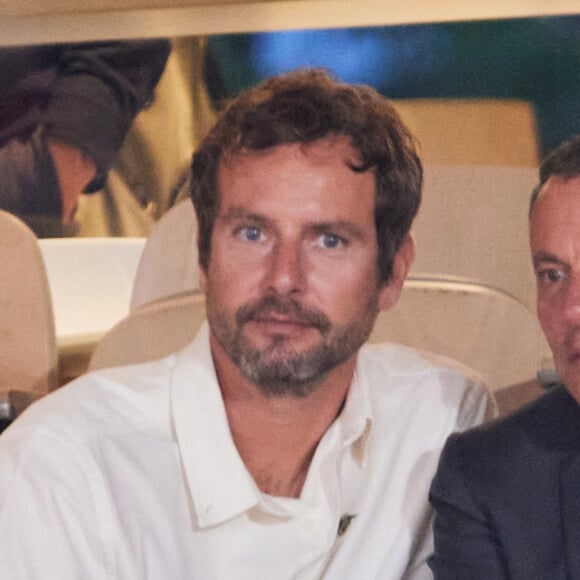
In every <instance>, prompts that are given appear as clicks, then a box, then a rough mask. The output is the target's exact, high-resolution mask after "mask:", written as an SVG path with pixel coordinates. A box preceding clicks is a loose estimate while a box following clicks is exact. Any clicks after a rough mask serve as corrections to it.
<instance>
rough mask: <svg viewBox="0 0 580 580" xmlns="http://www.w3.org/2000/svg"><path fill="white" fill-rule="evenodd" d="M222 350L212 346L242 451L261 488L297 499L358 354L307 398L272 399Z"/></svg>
mask: <svg viewBox="0 0 580 580" xmlns="http://www.w3.org/2000/svg"><path fill="white" fill-rule="evenodd" d="M219 350H220V347H219V346H216V345H212V352H213V355H214V362H215V364H216V372H217V375H218V381H219V384H220V389H221V392H222V396H223V399H224V403H225V408H226V414H227V417H228V423H229V426H230V431H231V433H232V437H233V439H234V443H235V445H236V447H237V450H238V453H239V454H240V456H241V458H242V460H243V461H244V463H245V465H246V467H247V468H248V470H249V472H250V474H251V475H252V477H253V478H254V481H255V482H256V484H257V486H258V487H259V489H260V490H261V491H262V492H264V493H267V494H270V495H275V496H281V497H299V496H300V493H301V491H302V487H303V485H304V482H305V480H306V475H307V473H308V468H309V467H310V462H311V461H312V457H313V456H314V452H315V451H316V447H317V445H318V443H319V442H320V440H321V439H322V437H323V435H324V433H325V432H326V431H327V429H328V428H329V427H330V425H331V424H332V423H333V421H334V420H335V419H336V417H337V415H338V414H339V413H340V410H341V408H342V405H343V403H344V400H345V397H346V394H347V392H348V389H349V387H350V384H351V382H352V377H353V374H354V369H355V365H356V355H355V356H353V357H352V358H351V359H349V360H348V361H346V362H345V363H343V364H342V365H340V366H339V367H337V368H336V369H334V370H333V371H331V372H330V373H329V374H328V375H327V376H326V377H325V378H324V379H323V380H322V381H321V382H320V383H319V384H318V385H317V387H316V388H315V389H314V390H313V391H312V392H311V393H310V394H309V395H308V396H307V397H295V396H290V395H289V396H284V397H282V396H270V397H268V396H265V395H264V394H263V393H262V391H261V390H260V389H259V388H258V387H257V386H256V385H254V384H253V383H250V382H249V381H247V380H246V379H245V378H244V377H243V375H242V374H241V373H240V371H239V369H238V368H237V367H236V366H235V365H234V364H233V363H232V362H231V360H230V359H229V357H227V355H225V353H224V352H223V351H221V352H216V351H219Z"/></svg>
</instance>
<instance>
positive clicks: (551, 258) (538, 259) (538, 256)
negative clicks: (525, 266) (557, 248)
mask: <svg viewBox="0 0 580 580" xmlns="http://www.w3.org/2000/svg"><path fill="white" fill-rule="evenodd" d="M532 262H533V264H534V266H536V267H537V266H538V265H539V264H541V263H542V262H551V263H553V264H561V263H562V262H561V260H560V259H559V258H558V256H555V255H554V254H550V253H549V252H544V251H539V252H536V253H535V254H534V257H533V260H532Z"/></svg>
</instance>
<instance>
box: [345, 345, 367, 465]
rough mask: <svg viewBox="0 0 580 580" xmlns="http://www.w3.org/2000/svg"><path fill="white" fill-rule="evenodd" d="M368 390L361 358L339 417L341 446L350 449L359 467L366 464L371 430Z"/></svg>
mask: <svg viewBox="0 0 580 580" xmlns="http://www.w3.org/2000/svg"><path fill="white" fill-rule="evenodd" d="M369 393H370V389H369V383H368V378H367V376H366V373H365V369H364V365H363V364H361V356H360V353H359V357H358V360H357V366H356V371H355V374H354V377H353V380H352V384H351V386H350V389H349V391H348V394H347V396H346V400H345V402H344V407H343V409H342V412H341V414H340V416H339V419H338V420H339V421H340V422H341V427H342V429H341V430H342V433H343V436H342V444H343V446H344V447H347V446H351V447H352V456H353V459H354V460H355V461H356V462H357V463H358V465H359V466H360V467H364V466H365V464H366V457H367V454H368V440H369V435H370V432H371V428H372V423H373V420H372V410H371V400H370V394H369Z"/></svg>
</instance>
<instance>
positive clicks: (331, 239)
mask: <svg viewBox="0 0 580 580" xmlns="http://www.w3.org/2000/svg"><path fill="white" fill-rule="evenodd" d="M320 241H321V244H322V246H323V247H325V248H327V249H329V250H333V249H335V248H338V247H339V246H340V245H341V244H342V243H343V241H344V240H343V239H342V238H341V237H340V236H337V235H335V234H323V235H322V236H321V237H320Z"/></svg>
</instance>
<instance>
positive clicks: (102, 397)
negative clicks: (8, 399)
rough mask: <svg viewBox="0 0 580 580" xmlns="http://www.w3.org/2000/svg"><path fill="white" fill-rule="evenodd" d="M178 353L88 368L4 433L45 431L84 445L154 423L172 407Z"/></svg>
mask: <svg viewBox="0 0 580 580" xmlns="http://www.w3.org/2000/svg"><path fill="white" fill-rule="evenodd" d="M174 362H175V357H174V356H170V357H167V358H165V359H161V360H159V361H154V362H149V363H144V364H138V365H130V366H125V367H112V368H107V369H100V370H98V371H93V372H89V373H87V374H85V375H83V376H81V377H79V378H78V379H75V380H74V381H72V382H70V383H68V384H67V385H64V386H63V387H60V388H59V389H57V390H56V391H54V392H52V393H50V394H48V395H46V396H45V397H43V398H42V399H40V400H38V401H37V402H36V403H34V404H33V405H31V406H30V407H29V408H28V409H27V410H26V411H25V412H24V413H23V414H22V415H21V416H20V417H19V418H18V419H17V420H16V421H15V422H14V424H13V425H12V426H11V427H9V429H8V430H7V431H6V433H7V434H8V433H11V437H15V436H17V434H19V435H18V436H19V437H24V438H26V437H27V436H28V435H27V434H30V433H33V432H39V431H40V432H42V433H45V434H46V435H49V434H50V435H51V436H53V437H62V438H64V439H69V440H73V439H74V440H76V441H78V442H79V443H80V444H82V442H83V441H88V440H91V439H94V438H98V437H102V436H103V435H105V434H111V433H116V432H122V431H123V430H127V429H131V428H133V427H135V425H136V424H138V423H145V422H155V421H157V420H159V419H160V418H161V415H160V414H161V409H166V408H167V406H168V398H169V386H170V379H171V371H172V368H173V365H174Z"/></svg>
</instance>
